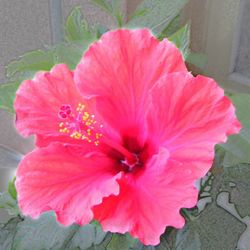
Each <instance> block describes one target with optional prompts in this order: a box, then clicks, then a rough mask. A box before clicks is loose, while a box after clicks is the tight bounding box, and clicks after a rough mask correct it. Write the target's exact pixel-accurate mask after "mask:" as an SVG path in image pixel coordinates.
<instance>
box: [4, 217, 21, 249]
mask: <svg viewBox="0 0 250 250" xmlns="http://www.w3.org/2000/svg"><path fill="white" fill-rule="evenodd" d="M21 221H22V219H21V217H19V216H18V217H15V218H12V219H10V220H9V221H8V223H5V224H0V249H1V250H11V249H13V248H12V243H13V239H14V237H15V234H16V227H17V225H18V223H19V222H21Z"/></svg>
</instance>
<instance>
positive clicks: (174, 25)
mask: <svg viewBox="0 0 250 250" xmlns="http://www.w3.org/2000/svg"><path fill="white" fill-rule="evenodd" d="M179 28H180V15H179V14H178V15H177V16H176V17H175V18H174V19H173V20H172V21H171V22H170V23H169V24H168V25H166V27H165V28H164V29H163V31H162V32H161V33H160V35H159V36H158V39H159V40H162V39H164V38H168V37H170V36H171V35H173V34H174V33H175V32H177V31H178V30H179Z"/></svg>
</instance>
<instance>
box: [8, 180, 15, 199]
mask: <svg viewBox="0 0 250 250" xmlns="http://www.w3.org/2000/svg"><path fill="white" fill-rule="evenodd" d="M15 181H16V177H14V179H13V180H12V181H10V182H9V185H8V193H9V194H10V195H11V197H12V198H13V199H14V200H16V199H17V192H16V186H15Z"/></svg>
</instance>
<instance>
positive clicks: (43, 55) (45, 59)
mask: <svg viewBox="0 0 250 250" xmlns="http://www.w3.org/2000/svg"><path fill="white" fill-rule="evenodd" d="M53 65H54V54H53V51H49V50H48V51H43V50H34V51H31V52H27V53H25V54H23V55H22V56H20V59H18V60H16V61H13V62H11V63H10V64H8V65H7V77H12V76H14V75H16V74H21V75H24V74H25V75H27V74H29V76H30V75H32V74H34V73H35V72H37V71H40V70H45V71H48V70H50V69H51V68H52V67H53Z"/></svg>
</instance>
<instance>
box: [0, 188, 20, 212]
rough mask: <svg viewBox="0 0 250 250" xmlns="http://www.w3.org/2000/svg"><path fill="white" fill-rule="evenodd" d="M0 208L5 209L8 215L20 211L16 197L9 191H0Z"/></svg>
mask: <svg viewBox="0 0 250 250" xmlns="http://www.w3.org/2000/svg"><path fill="white" fill-rule="evenodd" d="M0 208H3V209H5V210H6V211H7V212H8V214H9V215H10V216H17V215H19V213H20V211H19V207H18V204H17V201H16V199H14V198H13V197H12V195H11V194H10V193H9V192H4V193H0Z"/></svg>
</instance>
